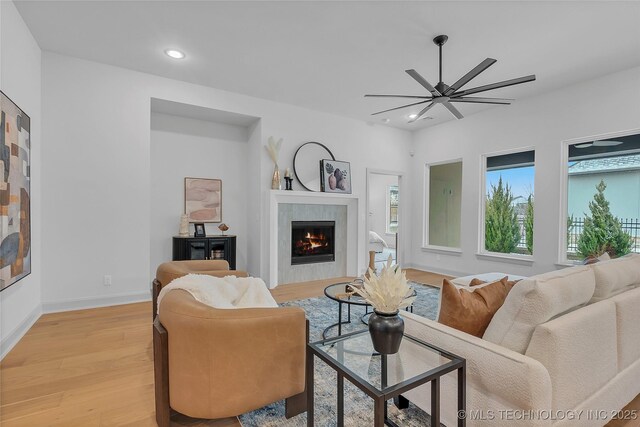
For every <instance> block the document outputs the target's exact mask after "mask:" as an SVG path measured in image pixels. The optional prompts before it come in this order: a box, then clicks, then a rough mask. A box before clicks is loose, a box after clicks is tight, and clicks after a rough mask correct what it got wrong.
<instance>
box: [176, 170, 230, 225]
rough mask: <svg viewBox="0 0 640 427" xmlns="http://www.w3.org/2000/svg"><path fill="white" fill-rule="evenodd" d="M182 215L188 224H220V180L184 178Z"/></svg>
mask: <svg viewBox="0 0 640 427" xmlns="http://www.w3.org/2000/svg"><path fill="white" fill-rule="evenodd" d="M184 213H185V214H186V215H187V217H188V218H189V222H221V221H222V180H220V179H209V178H185V179H184Z"/></svg>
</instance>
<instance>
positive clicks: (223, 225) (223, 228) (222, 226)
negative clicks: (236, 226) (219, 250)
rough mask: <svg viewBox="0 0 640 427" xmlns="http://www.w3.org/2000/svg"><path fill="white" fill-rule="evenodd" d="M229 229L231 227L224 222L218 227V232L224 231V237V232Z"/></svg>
mask: <svg viewBox="0 0 640 427" xmlns="http://www.w3.org/2000/svg"><path fill="white" fill-rule="evenodd" d="M228 229H229V226H228V225H227V224H225V223H224V222H223V223H222V224H220V225H219V226H218V230H220V231H222V235H223V236H224V232H225V231H227V230H228Z"/></svg>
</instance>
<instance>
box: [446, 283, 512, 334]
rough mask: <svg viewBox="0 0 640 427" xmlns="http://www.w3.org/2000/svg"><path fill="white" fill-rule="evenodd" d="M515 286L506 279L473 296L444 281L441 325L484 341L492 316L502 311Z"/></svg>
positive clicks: (474, 293) (478, 290) (478, 291)
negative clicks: (501, 308) (500, 309)
mask: <svg viewBox="0 0 640 427" xmlns="http://www.w3.org/2000/svg"><path fill="white" fill-rule="evenodd" d="M515 284H516V282H509V281H507V277H504V278H502V279H501V280H499V281H497V282H493V283H490V284H488V285H486V286H483V287H481V288H478V289H475V290H474V291H473V292H470V291H467V290H465V289H457V288H456V287H455V285H453V284H452V283H451V282H449V281H448V280H447V279H444V281H443V283H442V290H441V293H442V296H441V298H442V300H441V302H440V315H439V317H438V322H440V323H442V324H443V325H447V326H450V327H452V328H455V329H458V330H459V331H462V332H466V333H468V334H471V335H475V336H476V337H479V338H482V335H483V334H484V331H485V330H486V329H487V326H489V322H491V319H492V318H493V315H494V314H495V313H496V311H498V309H499V308H500V307H502V304H503V303H504V300H505V298H506V297H507V294H508V293H509V291H510V290H511V288H512V287H513V285H515Z"/></svg>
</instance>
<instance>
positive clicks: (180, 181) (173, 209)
mask: <svg viewBox="0 0 640 427" xmlns="http://www.w3.org/2000/svg"><path fill="white" fill-rule="evenodd" d="M248 139H249V132H248V129H247V128H245V127H242V126H233V125H229V124H221V123H214V122H205V121H201V120H193V119H188V118H184V117H177V116H170V115H166V114H160V113H152V114H151V165H150V166H151V223H150V224H151V229H150V233H151V241H150V243H151V245H150V251H151V263H150V274H151V275H152V276H153V275H154V274H155V271H156V268H157V267H158V265H159V264H161V263H163V262H165V261H171V259H172V236H176V235H178V230H179V225H180V216H181V215H182V214H183V213H184V178H185V177H196V178H213V179H221V180H222V222H224V223H225V224H227V225H228V226H229V227H230V229H229V231H228V233H227V234H235V235H237V236H238V237H237V239H236V245H237V247H236V268H237V269H238V270H244V269H246V268H247V241H248V240H249V238H250V236H249V234H248V233H247V201H248V198H247V185H248V178H247V173H246V159H247V151H248ZM218 225H219V224H218V223H207V224H205V229H206V231H207V234H209V235H215V234H220V230H218ZM190 230H191V232H193V226H192V225H191V226H190Z"/></svg>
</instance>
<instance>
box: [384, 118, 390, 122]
mask: <svg viewBox="0 0 640 427" xmlns="http://www.w3.org/2000/svg"><path fill="white" fill-rule="evenodd" d="M390 121H391V120H389V119H386V118H385V119H382V123H389V122H390Z"/></svg>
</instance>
